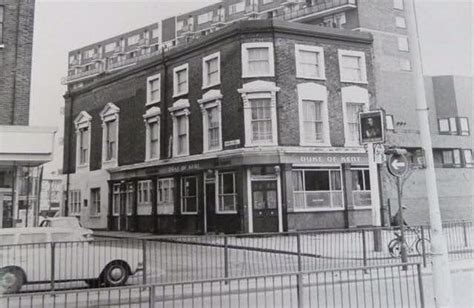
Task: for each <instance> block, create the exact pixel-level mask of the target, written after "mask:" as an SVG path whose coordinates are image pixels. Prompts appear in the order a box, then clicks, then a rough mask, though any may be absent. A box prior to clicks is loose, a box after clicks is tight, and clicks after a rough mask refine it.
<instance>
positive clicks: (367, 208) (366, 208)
mask: <svg viewBox="0 0 474 308" xmlns="http://www.w3.org/2000/svg"><path fill="white" fill-rule="evenodd" d="M353 209H354V210H356V211H357V210H371V209H372V206H371V205H369V206H367V205H364V206H357V205H353Z"/></svg>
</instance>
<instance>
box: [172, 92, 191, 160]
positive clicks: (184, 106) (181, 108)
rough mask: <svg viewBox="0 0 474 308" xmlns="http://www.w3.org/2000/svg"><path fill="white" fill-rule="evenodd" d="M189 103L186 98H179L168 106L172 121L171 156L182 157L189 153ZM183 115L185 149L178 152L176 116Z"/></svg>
mask: <svg viewBox="0 0 474 308" xmlns="http://www.w3.org/2000/svg"><path fill="white" fill-rule="evenodd" d="M189 108H190V105H189V101H188V100H187V99H180V100H178V101H176V102H175V103H174V104H173V107H170V108H168V110H169V112H170V114H171V117H172V121H173V153H172V154H173V157H182V156H188V155H189V143H190V142H189V122H190V121H189V115H190V114H191V112H190V111H189ZM179 117H184V119H185V121H186V136H187V138H186V139H187V140H186V151H185V152H183V153H178V118H179Z"/></svg>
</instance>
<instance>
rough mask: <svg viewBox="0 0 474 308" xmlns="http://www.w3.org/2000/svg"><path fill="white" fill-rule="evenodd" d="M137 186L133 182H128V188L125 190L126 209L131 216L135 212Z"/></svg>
mask: <svg viewBox="0 0 474 308" xmlns="http://www.w3.org/2000/svg"><path fill="white" fill-rule="evenodd" d="M134 192H135V188H134V187H133V183H127V190H126V192H125V210H126V211H127V215H128V216H130V215H132V214H133V206H134V204H135V194H134Z"/></svg>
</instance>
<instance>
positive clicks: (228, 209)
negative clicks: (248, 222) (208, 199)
mask: <svg viewBox="0 0 474 308" xmlns="http://www.w3.org/2000/svg"><path fill="white" fill-rule="evenodd" d="M216 210H217V213H236V212H237V192H236V190H235V173H234V172H223V173H219V206H218V207H217V208H216Z"/></svg>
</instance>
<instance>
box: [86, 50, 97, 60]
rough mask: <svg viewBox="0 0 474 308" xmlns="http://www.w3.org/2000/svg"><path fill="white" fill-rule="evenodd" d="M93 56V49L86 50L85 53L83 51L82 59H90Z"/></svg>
mask: <svg viewBox="0 0 474 308" xmlns="http://www.w3.org/2000/svg"><path fill="white" fill-rule="evenodd" d="M94 54H95V50H94V49H89V50H86V51H84V59H89V58H92V57H93V56H94Z"/></svg>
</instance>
